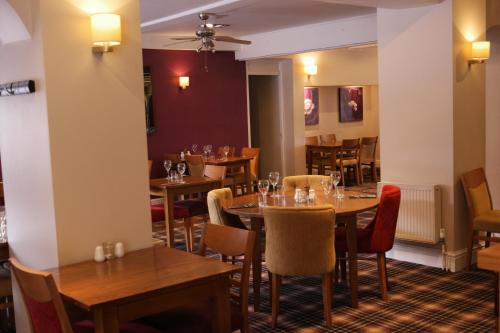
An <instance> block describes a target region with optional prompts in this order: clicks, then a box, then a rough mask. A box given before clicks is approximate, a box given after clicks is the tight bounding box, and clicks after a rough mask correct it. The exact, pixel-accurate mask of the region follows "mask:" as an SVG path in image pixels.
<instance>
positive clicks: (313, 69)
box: [304, 63, 318, 79]
mask: <svg viewBox="0 0 500 333" xmlns="http://www.w3.org/2000/svg"><path fill="white" fill-rule="evenodd" d="M304 73H306V74H307V78H308V79H310V78H311V75H316V74H318V65H316V64H315V63H310V64H305V65H304Z"/></svg>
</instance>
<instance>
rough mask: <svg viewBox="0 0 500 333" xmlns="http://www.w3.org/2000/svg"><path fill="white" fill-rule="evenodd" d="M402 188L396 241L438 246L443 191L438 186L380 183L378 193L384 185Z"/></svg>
mask: <svg viewBox="0 0 500 333" xmlns="http://www.w3.org/2000/svg"><path fill="white" fill-rule="evenodd" d="M386 184H387V185H395V186H398V187H399V188H401V205H400V207H399V216H398V224H397V228H396V239H400V240H407V241H413V242H419V243H427V244H436V243H438V242H439V239H440V238H439V232H440V229H441V190H440V188H439V186H437V185H408V184H399V183H390V182H379V183H378V185H377V193H378V194H379V195H380V191H381V189H382V187H383V185H386Z"/></svg>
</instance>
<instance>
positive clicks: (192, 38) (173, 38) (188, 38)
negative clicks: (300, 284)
mask: <svg viewBox="0 0 500 333" xmlns="http://www.w3.org/2000/svg"><path fill="white" fill-rule="evenodd" d="M170 39H171V40H198V39H200V38H199V37H196V36H191V37H170Z"/></svg>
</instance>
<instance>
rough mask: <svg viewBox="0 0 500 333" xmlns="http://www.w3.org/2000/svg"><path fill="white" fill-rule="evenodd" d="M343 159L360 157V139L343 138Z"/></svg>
mask: <svg viewBox="0 0 500 333" xmlns="http://www.w3.org/2000/svg"><path fill="white" fill-rule="evenodd" d="M340 156H341V157H342V158H343V159H357V158H359V139H344V140H342V149H341V155H340Z"/></svg>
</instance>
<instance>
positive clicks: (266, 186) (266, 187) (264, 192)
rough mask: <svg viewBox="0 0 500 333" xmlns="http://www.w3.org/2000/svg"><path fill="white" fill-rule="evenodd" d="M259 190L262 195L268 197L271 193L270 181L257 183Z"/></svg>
mask: <svg viewBox="0 0 500 333" xmlns="http://www.w3.org/2000/svg"><path fill="white" fill-rule="evenodd" d="M257 188H258V189H259V192H260V194H261V195H263V196H266V195H267V192H268V191H269V181H268V180H267V179H261V180H259V182H258V183H257Z"/></svg>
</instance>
